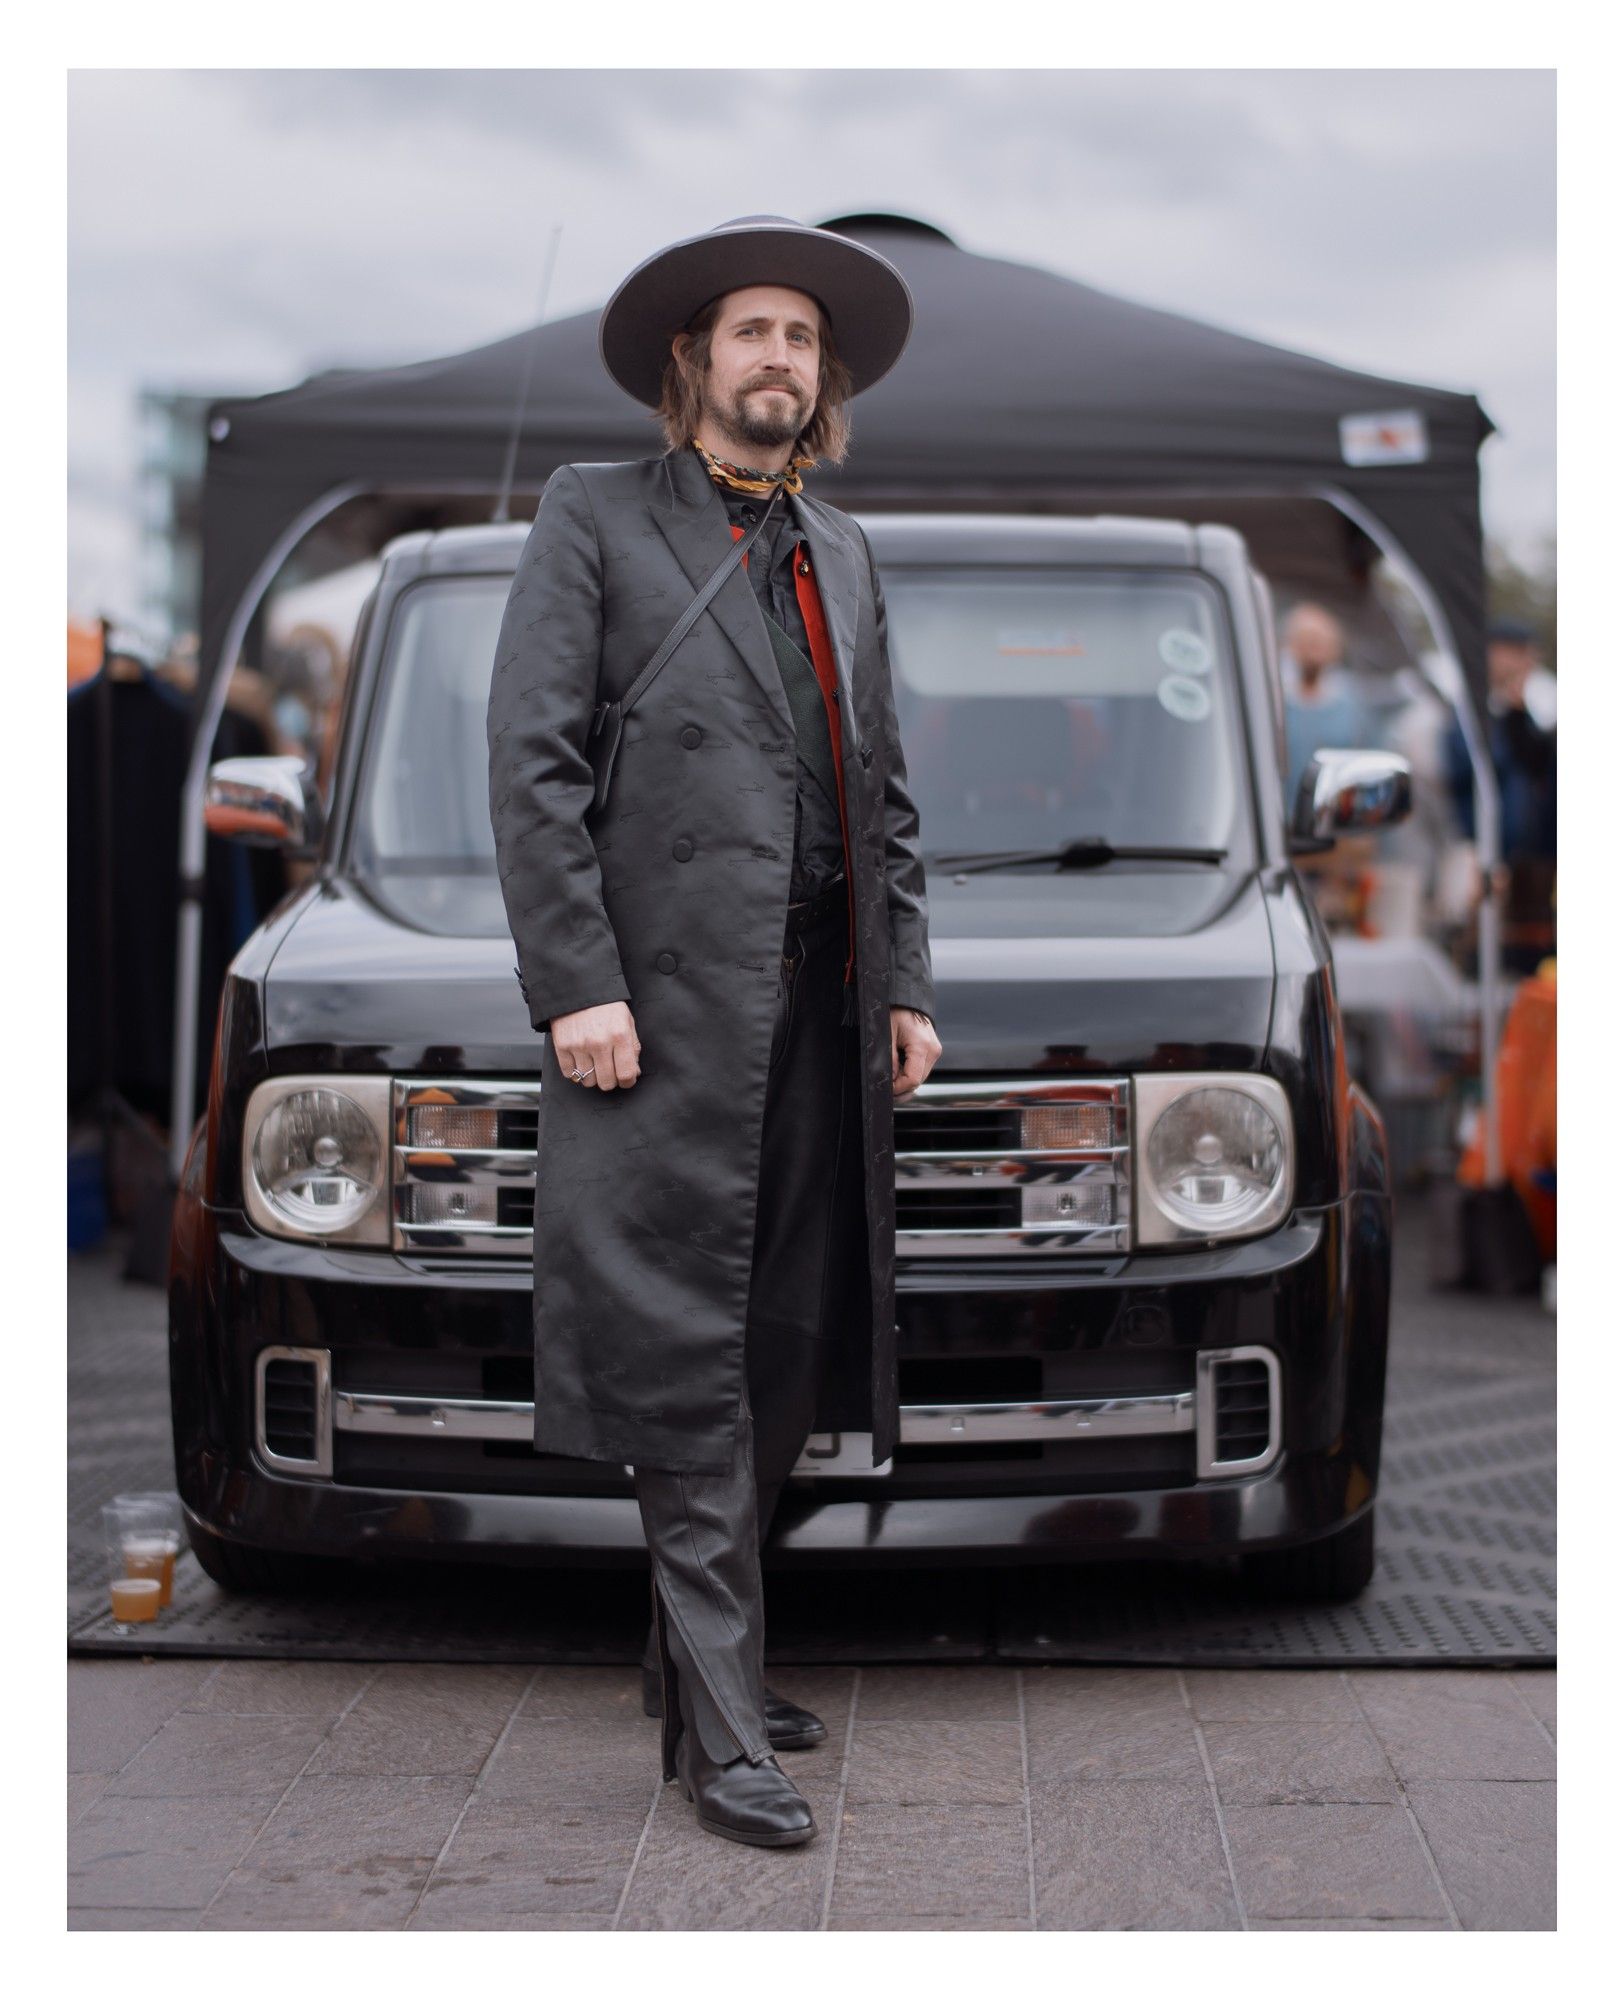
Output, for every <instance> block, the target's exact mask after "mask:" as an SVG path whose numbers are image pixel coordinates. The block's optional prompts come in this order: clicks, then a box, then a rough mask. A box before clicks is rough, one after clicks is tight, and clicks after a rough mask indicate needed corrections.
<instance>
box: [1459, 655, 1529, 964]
mask: <svg viewBox="0 0 1624 2000" xmlns="http://www.w3.org/2000/svg"><path fill="white" fill-rule="evenodd" d="M1487 639H1488V668H1489V690H1488V710H1489V755H1490V757H1491V758H1492V759H1493V763H1494V774H1495V780H1496V783H1497V785H1498V788H1499V793H1500V863H1501V876H1500V882H1499V886H1500V887H1501V889H1502V890H1503V893H1504V895H1505V924H1504V928H1503V932H1502V937H1501V963H1502V964H1503V965H1504V966H1505V968H1506V970H1507V971H1509V972H1516V973H1521V974H1526V973H1531V972H1533V971H1535V970H1536V969H1537V968H1538V966H1539V963H1540V961H1541V960H1542V959H1544V958H1547V957H1549V955H1550V954H1551V952H1552V951H1554V950H1555V948H1556V919H1555V915H1554V903H1555V895H1556V730H1555V728H1554V727H1546V726H1545V725H1543V724H1542V723H1541V722H1540V721H1539V720H1538V719H1537V718H1536V716H1535V715H1534V713H1533V712H1532V705H1531V703H1530V700H1529V689H1530V684H1531V682H1532V679H1533V675H1534V672H1535V669H1536V666H1537V664H1538V637H1537V634H1536V633H1535V631H1534V628H1533V626H1532V625H1530V624H1528V623H1527V621H1526V620H1524V619H1521V618H1496V619H1494V620H1493V621H1492V622H1491V624H1490V626H1489V629H1488V634H1487ZM1443 752H1444V771H1445V774H1446V777H1447V779H1448V784H1449V791H1450V796H1451V799H1452V800H1453V803H1454V807H1455V812H1456V814H1457V816H1458V818H1459V821H1460V825H1461V828H1462V830H1463V832H1464V834H1465V837H1466V838H1467V839H1468V840H1474V839H1475V838H1476V837H1477V799H1476V793H1475V791H1474V788H1473V783H1472V760H1471V756H1470V754H1469V752H1468V751H1467V748H1466V733H1465V731H1464V730H1463V729H1462V728H1461V726H1460V721H1459V718H1458V717H1457V718H1456V719H1455V720H1454V721H1453V722H1452V723H1451V725H1450V728H1449V730H1448V731H1447V733H1446V734H1445V737H1444V743H1443ZM1472 962H1473V963H1474V964H1475V957H1474V959H1473V961H1472Z"/></svg>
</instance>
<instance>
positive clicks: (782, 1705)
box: [643, 1627, 829, 1752]
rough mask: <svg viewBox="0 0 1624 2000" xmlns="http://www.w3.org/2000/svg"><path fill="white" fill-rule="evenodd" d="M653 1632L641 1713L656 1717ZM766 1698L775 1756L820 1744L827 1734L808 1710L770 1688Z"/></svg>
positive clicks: (657, 1691)
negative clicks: (652, 1658) (652, 1656)
mask: <svg viewBox="0 0 1624 2000" xmlns="http://www.w3.org/2000/svg"><path fill="white" fill-rule="evenodd" d="M652 1634H653V1628H652V1627H651V1628H650V1640H649V1648H648V1649H647V1650H645V1652H644V1654H643V1713H644V1714H645V1715H658V1714H659V1712H660V1669H659V1665H658V1663H657V1662H656V1664H655V1665H654V1666H652V1667H651V1666H650V1665H649V1664H648V1653H649V1651H650V1650H652V1649H653V1636H652ZM763 1692H764V1693H765V1694H766V1697H767V1740H768V1742H770V1743H771V1744H772V1746H773V1750H774V1751H775V1752H777V1751H779V1750H811V1749H813V1748H814V1747H815V1746H816V1745H817V1744H819V1743H822V1742H824V1741H825V1740H826V1739H827V1737H828V1734H829V1731H828V1729H827V1727H826V1726H825V1724H824V1721H823V1718H822V1717H821V1716H818V1715H814V1714H813V1712H812V1710H811V1709H809V1708H802V1707H800V1706H799V1704H798V1703H796V1702H793V1701H790V1700H788V1699H786V1697H785V1696H783V1695H781V1694H774V1693H773V1691H772V1689H771V1688H766V1689H764V1690H763Z"/></svg>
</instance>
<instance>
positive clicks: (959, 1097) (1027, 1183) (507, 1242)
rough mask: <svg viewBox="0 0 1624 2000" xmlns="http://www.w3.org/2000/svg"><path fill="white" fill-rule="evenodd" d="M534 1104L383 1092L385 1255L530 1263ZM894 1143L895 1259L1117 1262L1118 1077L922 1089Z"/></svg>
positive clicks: (520, 1097)
mask: <svg viewBox="0 0 1624 2000" xmlns="http://www.w3.org/2000/svg"><path fill="white" fill-rule="evenodd" d="M540 1093H541V1086H540V1084H539V1083H538V1082H523V1081H501V1080H484V1079H470V1078H467V1077H455V1078H444V1077H399V1078H397V1079H396V1080H395V1085H394V1099H393V1117H392V1127H393V1145H392V1149H391V1157H392V1175H391V1180H392V1186H391V1199H392V1204H393V1218H394V1235H393V1241H394V1247H395V1248H396V1249H397V1250H420V1251H433V1252H435V1253H436V1254H444V1253H448V1252H449V1253H457V1254H462V1255H465V1256H485V1257H514V1258H526V1257H529V1256H530V1254H531V1227H532V1222H533V1220H534V1211H535V1192H536V1135H537V1129H538V1120H539V1113H540ZM894 1131H895V1139H896V1204H897V1253H898V1255H899V1256H914V1257H1018V1256H1029V1255H1032V1254H1041V1253H1044V1252H1054V1251H1067V1250H1070V1251H1078V1250H1085V1251H1092V1252H1095V1253H1116V1252H1121V1251H1125V1250H1127V1249H1128V1248H1129V1246H1130V1232H1131V1226H1132V1198H1133V1196H1132V1191H1133V1175H1132V1170H1131V1162H1130V1159H1129V1136H1128V1135H1129V1122H1128V1080H1127V1078H1126V1077H1087V1078H1081V1077H1058V1076H1054V1077H998V1078H992V1079H990V1080H987V1081H977V1082H956V1081H949V1080H940V1081H936V1080H927V1081H926V1082H924V1083H922V1084H921V1085H920V1086H919V1088H918V1090H917V1091H915V1092H914V1094H913V1096H912V1097H910V1098H909V1099H907V1100H906V1101H905V1102H902V1103H899V1104H897V1105H896V1106H895V1110H894ZM1033 1142H1036V1143H1033Z"/></svg>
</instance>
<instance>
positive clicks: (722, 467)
mask: <svg viewBox="0 0 1624 2000" xmlns="http://www.w3.org/2000/svg"><path fill="white" fill-rule="evenodd" d="M689 443H690V444H691V445H692V446H693V448H694V450H695V451H697V452H698V453H699V456H700V457H701V458H702V459H703V460H704V462H705V470H706V471H707V472H708V473H709V474H710V476H711V478H712V479H714V480H715V481H716V483H717V485H718V486H730V487H731V488H732V489H733V491H734V492H735V493H773V492H776V491H777V489H778V488H779V487H780V486H781V487H783V489H784V491H785V492H786V493H799V492H800V490H801V471H802V468H803V467H805V468H808V469H810V468H811V467H812V466H814V465H816V464H817V462H818V461H817V460H816V459H815V458H792V459H791V460H790V462H789V464H788V466H787V467H786V468H785V469H784V470H783V471H782V472H761V471H758V470H757V468H756V467H755V466H753V465H734V464H733V463H732V462H731V461H730V460H728V459H725V458H718V457H717V456H716V454H715V452H713V451H707V450H706V449H705V447H704V446H703V445H702V444H701V443H700V442H699V440H698V438H690V439H689Z"/></svg>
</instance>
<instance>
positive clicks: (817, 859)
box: [716, 486, 846, 903]
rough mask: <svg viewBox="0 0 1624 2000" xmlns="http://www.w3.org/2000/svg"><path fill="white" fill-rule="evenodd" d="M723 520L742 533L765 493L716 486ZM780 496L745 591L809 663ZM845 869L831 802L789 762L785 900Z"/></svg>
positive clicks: (806, 771)
mask: <svg viewBox="0 0 1624 2000" xmlns="http://www.w3.org/2000/svg"><path fill="white" fill-rule="evenodd" d="M716 490H717V492H718V493H719V494H720V495H721V496H722V502H723V505H724V506H725V507H726V508H727V513H728V519H729V520H730V521H731V522H732V523H733V524H734V525H735V526H736V527H740V528H744V529H746V530H748V529H750V528H753V527H754V526H755V524H756V522H757V521H758V520H759V519H760V518H761V509H762V508H763V507H765V506H766V505H767V503H768V500H769V498H770V497H771V496H770V495H768V494H765V493H762V494H756V493H735V492H734V491H733V489H732V488H731V487H727V486H718V487H717V489H716ZM787 498H788V496H787V495H786V496H785V497H784V498H783V499H780V500H779V501H778V502H777V503H776V505H775V506H774V508H773V519H772V520H770V521H769V522H768V523H767V525H766V527H765V528H763V529H762V531H761V533H760V535H759V536H757V538H756V540H755V542H754V543H753V544H752V546H751V550H750V555H749V558H748V560H747V562H746V564H745V573H746V575H747V576H748V577H749V579H750V587H751V589H752V590H754V592H755V594H756V602H757V603H758V604H759V605H760V606H761V608H762V611H763V613H764V614H766V615H768V616H770V617H772V618H774V619H776V620H777V622H778V623H779V624H780V625H781V626H782V627H783V628H784V630H785V631H786V632H787V633H788V634H789V636H790V637H791V639H793V640H794V642H795V644H796V645H797V646H798V647H799V648H800V649H801V651H802V652H803V653H804V654H805V655H806V657H807V661H808V663H809V664H810V662H811V658H812V643H811V640H810V639H809V638H808V636H807V630H806V620H805V619H804V618H803V617H802V616H801V606H800V602H799V600H798V599H797V597H796V595H795V560H796V556H797V553H798V551H799V549H800V546H801V544H802V543H803V542H804V541H805V540H806V536H805V534H804V533H803V531H802V529H801V527H800V524H799V523H798V522H797V521H796V520H795V519H794V518H793V517H792V515H791V514H790V512H789V508H788V505H787ZM845 866H846V850H845V844H844V842H843V841H842V839H841V837H840V814H839V809H838V807H837V805H836V804H835V802H834V801H833V800H831V799H830V797H829V795H828V793H827V792H826V791H825V790H824V788H823V786H822V785H821V784H819V783H818V780H817V779H816V777H814V775H813V773H812V770H811V767H810V766H809V765H808V763H807V761H806V759H805V758H804V757H803V756H801V755H799V754H798V753H797V756H796V759H795V854H794V859H793V862H792V863H791V868H790V889H789V899H790V901H791V902H792V903H801V902H805V901H806V899H807V898H808V897H809V896H815V895H817V894H818V892H819V891H820V890H822V889H826V888H827V887H828V886H829V884H830V883H831V882H833V881H834V879H835V877H836V876H837V875H840V874H842V873H843V872H844V870H845Z"/></svg>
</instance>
